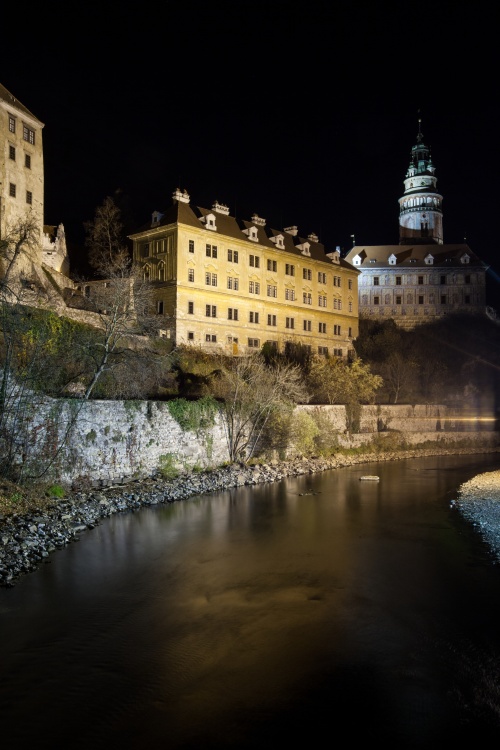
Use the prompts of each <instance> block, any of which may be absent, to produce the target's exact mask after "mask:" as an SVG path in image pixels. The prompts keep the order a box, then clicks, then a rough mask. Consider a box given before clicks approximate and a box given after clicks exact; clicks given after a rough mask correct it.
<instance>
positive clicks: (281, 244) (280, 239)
mask: <svg viewBox="0 0 500 750" xmlns="http://www.w3.org/2000/svg"><path fill="white" fill-rule="evenodd" d="M269 239H270V240H271V242H274V244H275V245H276V247H277V248H278V249H279V250H284V249H285V238H284V236H283V235H282V234H277V235H276V237H270V238H269Z"/></svg>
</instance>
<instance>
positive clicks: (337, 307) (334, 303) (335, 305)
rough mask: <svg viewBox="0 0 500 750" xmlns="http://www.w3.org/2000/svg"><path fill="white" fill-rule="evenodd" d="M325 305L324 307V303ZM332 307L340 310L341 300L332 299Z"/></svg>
mask: <svg viewBox="0 0 500 750" xmlns="http://www.w3.org/2000/svg"><path fill="white" fill-rule="evenodd" d="M351 304H352V303H351ZM325 307H326V305H325ZM333 309H334V310H342V300H341V299H334V300H333Z"/></svg>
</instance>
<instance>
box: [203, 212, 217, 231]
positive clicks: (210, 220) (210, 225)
mask: <svg viewBox="0 0 500 750" xmlns="http://www.w3.org/2000/svg"><path fill="white" fill-rule="evenodd" d="M200 221H202V222H203V223H204V224H205V227H206V228H207V229H210V230H211V231H212V232H216V231H217V225H216V223H215V214H207V215H206V216H204V217H202V218H201V219H200Z"/></svg>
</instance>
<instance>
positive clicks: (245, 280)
mask: <svg viewBox="0 0 500 750" xmlns="http://www.w3.org/2000/svg"><path fill="white" fill-rule="evenodd" d="M172 198H173V203H172V205H171V206H170V207H169V208H168V209H167V210H166V211H165V213H163V214H162V213H159V212H157V211H155V212H154V213H153V214H152V220H151V222H150V223H149V224H148V225H147V226H145V227H142V228H141V229H140V230H139V231H138V232H136V233H134V234H132V235H130V239H131V240H132V243H133V259H134V263H136V264H137V265H138V266H139V267H140V268H141V270H142V273H143V275H144V278H146V279H148V280H150V281H151V282H152V283H153V285H154V290H155V301H156V307H157V312H158V314H159V315H163V316H165V324H164V326H163V328H164V335H166V336H167V337H169V338H171V339H172V340H173V342H174V343H175V344H176V345H179V344H193V345H197V346H201V347H203V348H207V349H219V350H220V349H222V350H223V351H225V352H226V353H231V354H235V355H240V354H247V353H251V352H253V351H257V350H259V349H260V348H261V347H262V346H263V345H264V344H265V343H270V344H271V345H272V346H275V347H277V348H278V349H279V350H284V349H285V348H286V347H287V345H289V344H303V345H305V346H307V347H309V348H310V351H311V352H313V353H315V354H325V355H326V354H328V355H332V356H339V357H349V356H350V355H351V353H352V352H353V340H354V339H355V338H356V337H357V335H358V275H359V271H358V270H357V269H356V268H354V267H353V266H352V265H351V264H349V263H347V262H346V261H345V260H343V259H341V258H340V252H339V249H338V248H337V249H336V250H335V251H334V252H332V253H326V252H325V248H324V246H323V245H322V244H321V243H320V242H319V240H318V237H317V236H316V235H315V234H310V235H309V236H308V237H307V238H301V237H300V236H299V234H298V229H297V227H295V226H293V227H288V228H286V229H283V230H275V229H270V228H267V227H266V221H265V219H262V218H261V217H259V216H258V215H257V214H254V215H253V216H252V218H251V220H250V221H241V220H238V219H236V218H235V217H232V216H230V215H229V209H228V207H227V206H225V205H223V204H220V203H218V202H217V201H216V202H215V203H214V204H213V205H212V208H211V209H206V208H200V207H197V206H192V205H191V203H190V197H189V195H188V194H187V192H186V191H180V190H176V191H175V192H174V193H173V196H172Z"/></svg>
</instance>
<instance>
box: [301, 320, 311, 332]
mask: <svg viewBox="0 0 500 750" xmlns="http://www.w3.org/2000/svg"><path fill="white" fill-rule="evenodd" d="M303 328H304V331H310V330H312V324H311V321H310V320H304V321H303Z"/></svg>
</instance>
